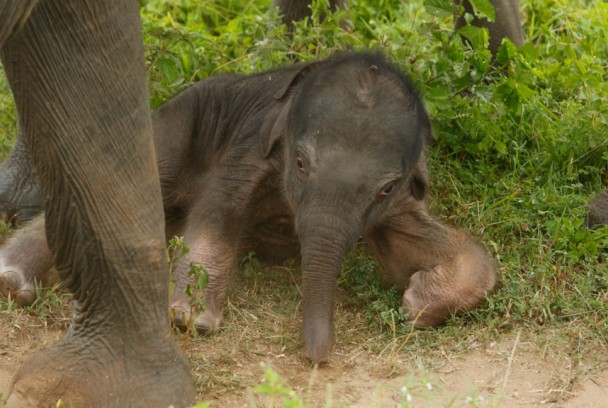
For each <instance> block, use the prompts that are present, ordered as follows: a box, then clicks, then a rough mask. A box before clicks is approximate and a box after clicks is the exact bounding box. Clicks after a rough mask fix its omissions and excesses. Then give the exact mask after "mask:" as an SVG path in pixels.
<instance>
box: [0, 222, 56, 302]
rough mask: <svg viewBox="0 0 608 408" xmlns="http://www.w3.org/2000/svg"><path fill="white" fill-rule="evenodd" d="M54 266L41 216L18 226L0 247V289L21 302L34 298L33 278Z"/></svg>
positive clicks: (32, 300) (38, 276) (42, 275)
mask: <svg viewBox="0 0 608 408" xmlns="http://www.w3.org/2000/svg"><path fill="white" fill-rule="evenodd" d="M52 266H53V255H52V254H51V253H50V251H49V248H48V245H47V242H46V235H45V228H44V217H43V216H40V217H38V218H36V219H35V220H33V221H31V222H29V223H28V224H27V225H25V226H23V227H22V228H20V229H18V230H17V231H16V232H15V233H14V234H13V236H11V238H10V239H9V240H8V242H7V243H6V244H5V245H4V246H3V248H2V249H0V292H2V294H3V295H5V296H9V297H10V298H12V299H14V300H15V301H16V302H17V304H19V305H20V306H29V305H31V304H32V303H34V300H36V291H35V281H36V280H38V281H41V280H42V279H43V278H44V277H45V275H47V273H49V271H50V270H51V268H52Z"/></svg>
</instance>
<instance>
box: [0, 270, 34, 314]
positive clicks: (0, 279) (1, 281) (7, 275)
mask: <svg viewBox="0 0 608 408" xmlns="http://www.w3.org/2000/svg"><path fill="white" fill-rule="evenodd" d="M2 269H4V268H2ZM0 293H2V295H4V296H6V297H9V298H11V299H13V300H14V301H15V302H16V303H17V304H18V305H19V306H22V307H25V306H30V305H32V304H33V303H34V301H35V300H36V290H35V287H34V282H31V281H28V280H27V279H26V278H25V274H24V273H22V272H19V271H18V269H16V268H12V269H4V270H0Z"/></svg>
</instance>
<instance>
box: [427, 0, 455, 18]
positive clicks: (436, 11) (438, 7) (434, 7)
mask: <svg viewBox="0 0 608 408" xmlns="http://www.w3.org/2000/svg"><path fill="white" fill-rule="evenodd" d="M453 7H454V6H453V5H452V1H451V0H424V8H425V9H426V11H427V12H428V13H429V14H431V15H433V16H436V17H439V18H446V17H449V16H451V15H452V14H453Z"/></svg>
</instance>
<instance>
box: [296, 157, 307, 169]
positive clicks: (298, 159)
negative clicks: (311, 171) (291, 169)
mask: <svg viewBox="0 0 608 408" xmlns="http://www.w3.org/2000/svg"><path fill="white" fill-rule="evenodd" d="M296 166H298V169H299V170H301V171H304V170H306V168H305V167H304V159H302V158H301V157H300V156H298V157H296Z"/></svg>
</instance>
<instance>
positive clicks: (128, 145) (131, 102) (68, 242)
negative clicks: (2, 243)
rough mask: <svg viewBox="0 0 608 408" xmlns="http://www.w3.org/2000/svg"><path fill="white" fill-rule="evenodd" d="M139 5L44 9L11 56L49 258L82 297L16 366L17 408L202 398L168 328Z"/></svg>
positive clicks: (59, 1) (16, 37)
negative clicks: (42, 345)
mask: <svg viewBox="0 0 608 408" xmlns="http://www.w3.org/2000/svg"><path fill="white" fill-rule="evenodd" d="M15 3H19V2H15ZM138 7H139V3H138V2H136V1H116V0H114V1H112V0H110V1H101V0H99V1H97V0H91V1H86V2H82V1H80V0H56V1H53V0H48V1H44V2H41V3H40V4H39V5H38V6H37V7H36V8H34V10H33V11H32V14H31V16H30V18H29V20H28V21H27V22H26V23H25V24H24V25H23V27H22V28H21V29H20V30H19V31H16V32H14V33H13V34H12V36H10V37H9V39H8V40H6V42H5V43H4V45H3V47H2V61H3V63H4V67H5V70H6V73H7V77H8V79H9V83H10V85H11V87H12V90H13V94H14V96H15V100H16V103H17V110H18V113H19V115H20V123H21V124H22V125H23V131H24V135H25V136H26V144H27V145H28V147H29V149H30V153H31V155H32V159H33V162H34V163H35V165H36V167H37V173H38V175H39V176H40V182H41V185H42V186H43V189H44V196H45V199H46V200H45V201H46V232H47V240H48V243H49V249H50V251H51V253H52V254H53V257H54V261H55V265H56V267H57V269H58V272H59V274H60V276H61V278H62V280H63V281H64V283H65V285H66V286H67V287H68V288H69V289H70V290H71V291H72V292H73V293H74V318H73V322H72V324H71V326H70V330H69V331H68V334H67V336H66V337H65V338H64V339H63V340H62V341H60V342H59V343H58V344H56V345H55V346H53V347H51V348H49V349H48V350H46V351H44V352H42V353H39V354H37V355H36V356H34V357H33V358H32V359H30V360H29V361H28V362H26V363H25V364H24V365H23V366H22V367H21V369H20V370H19V371H18V372H17V374H16V375H15V378H14V379H13V384H12V387H11V391H10V395H9V399H8V401H7V405H8V406H15V407H47V406H55V405H56V404H57V401H59V400H61V401H62V403H63V405H64V406H74V407H81V406H95V407H125V406H130V407H139V406H141V407H165V406H169V405H171V404H173V405H174V406H187V405H188V404H190V403H191V402H192V400H193V394H194V393H193V387H192V381H191V377H190V373H189V367H188V364H187V363H186V361H185V360H184V359H183V357H182V356H181V355H180V353H179V351H178V349H177V347H176V345H175V343H174V341H173V340H172V338H171V335H170V330H169V321H168V315H167V303H168V284H167V268H166V263H165V257H164V232H163V210H162V204H161V193H160V184H159V180H158V173H157V169H156V164H155V159H154V148H153V143H152V130H151V122H150V112H149V108H148V101H147V92H146V86H145V77H146V75H145V67H144V64H143V47H142V38H141V33H140V25H139V16H138Z"/></svg>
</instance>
